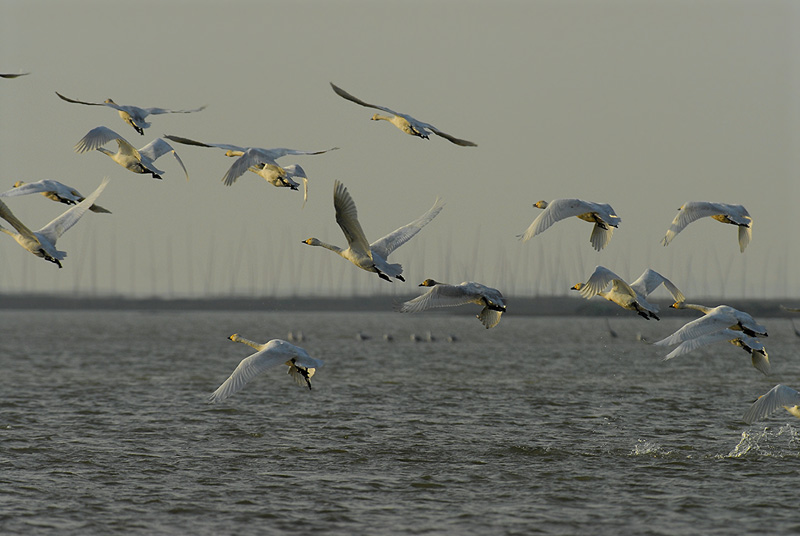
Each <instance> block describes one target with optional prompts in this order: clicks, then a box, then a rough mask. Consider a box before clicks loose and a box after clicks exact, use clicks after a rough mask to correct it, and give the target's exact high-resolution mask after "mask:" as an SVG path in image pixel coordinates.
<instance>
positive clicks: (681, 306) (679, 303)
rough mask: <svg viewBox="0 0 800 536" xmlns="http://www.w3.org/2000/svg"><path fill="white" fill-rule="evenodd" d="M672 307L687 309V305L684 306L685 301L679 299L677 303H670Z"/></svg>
mask: <svg viewBox="0 0 800 536" xmlns="http://www.w3.org/2000/svg"><path fill="white" fill-rule="evenodd" d="M670 307H671V308H672V309H686V307H684V306H683V302H679V301H676V302H675V303H673V304H672V305H670Z"/></svg>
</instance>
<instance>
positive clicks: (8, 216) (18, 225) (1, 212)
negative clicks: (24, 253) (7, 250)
mask: <svg viewBox="0 0 800 536" xmlns="http://www.w3.org/2000/svg"><path fill="white" fill-rule="evenodd" d="M0 218H3V219H4V220H6V221H7V222H8V223H9V224H10V225H11V226H12V227H13V228H14V229H16V231H17V232H18V233H19V234H21V235H22V236H24V237H25V238H27V239H29V240H35V241H36V242H38V241H39V239H38V238H37V237H36V235H34V234H33V231H31V230H30V229H28V227H27V226H26V225H25V224H24V223H22V222H21V221H20V220H19V219H18V218H17V217H16V216H14V213H13V212H11V209H10V208H8V205H6V204H5V203H3V202H2V201H0Z"/></svg>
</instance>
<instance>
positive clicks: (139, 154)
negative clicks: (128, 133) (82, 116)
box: [75, 127, 189, 181]
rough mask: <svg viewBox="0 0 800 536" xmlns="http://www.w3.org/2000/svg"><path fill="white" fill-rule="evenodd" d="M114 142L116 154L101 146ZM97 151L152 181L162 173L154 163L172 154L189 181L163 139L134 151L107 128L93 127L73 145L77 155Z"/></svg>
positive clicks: (172, 150)
mask: <svg viewBox="0 0 800 536" xmlns="http://www.w3.org/2000/svg"><path fill="white" fill-rule="evenodd" d="M112 140H114V141H116V142H117V145H118V146H119V149H118V150H117V152H116V153H112V152H111V151H109V150H108V149H106V148H105V147H103V145H105V144H106V143H108V142H110V141H112ZM93 150H97V151H100V152H101V153H103V154H105V155H107V156H108V157H110V158H111V159H112V160H113V161H114V162H116V163H117V164H119V165H120V166H122V167H124V168H125V169H127V170H128V171H132V172H133V173H140V174H143V175H146V174H148V173H149V174H151V175H152V176H153V178H154V179H160V178H161V174H162V173H164V172H163V171H161V170H159V169H158V168H156V167H155V165H154V162H155V161H156V160H157V159H158V158H160V157H161V156H163V155H165V154H167V153H172V155H173V156H174V157H175V160H177V161H178V164H180V166H181V169H183V172H184V174H185V175H186V180H187V181H188V180H189V172H188V171H186V166H184V165H183V161H182V160H181V157H180V156H178V153H176V152H175V149H173V148H172V146H171V145H170V144H169V143H167V142H166V141H164V139H163V138H156V139H154V140H153V141H151V142H150V143H148V144H147V145H145V146H144V147H142V148H141V149H138V150H137V149H136V148H135V147H134V146H133V145H131V144H130V143H128V141H127V140H126V139H125V138H123V137H122V136H120V135H119V134H117V133H116V132H114V131H113V130H111V129H110V128H107V127H95V128H93V129H92V130H90V131H89V132H88V133H87V134H86V135H85V136H84V137H83V138H81V140H80V141H78V143H77V144H75V152H76V153H78V154H82V153H85V152H87V151H93Z"/></svg>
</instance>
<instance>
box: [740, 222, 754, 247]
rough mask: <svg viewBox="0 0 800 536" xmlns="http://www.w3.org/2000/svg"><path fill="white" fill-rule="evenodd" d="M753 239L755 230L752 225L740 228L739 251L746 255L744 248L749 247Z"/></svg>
mask: <svg viewBox="0 0 800 536" xmlns="http://www.w3.org/2000/svg"><path fill="white" fill-rule="evenodd" d="M751 238H753V228H752V224H750V225H748V226H747V227H745V226H744V225H740V226H739V251H741V252H742V253H744V248H746V247H747V244H749V243H750V239H751Z"/></svg>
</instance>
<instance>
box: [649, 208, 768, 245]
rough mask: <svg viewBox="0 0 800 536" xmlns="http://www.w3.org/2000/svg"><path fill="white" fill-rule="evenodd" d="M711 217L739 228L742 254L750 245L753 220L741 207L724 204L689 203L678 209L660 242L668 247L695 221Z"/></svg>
mask: <svg viewBox="0 0 800 536" xmlns="http://www.w3.org/2000/svg"><path fill="white" fill-rule="evenodd" d="M707 216H711V217H712V218H714V219H715V220H717V221H720V222H722V223H729V224H731V225H737V226H738V227H739V250H740V251H741V252H742V253H744V248H746V247H747V244H749V243H750V238H752V236H753V218H751V217H750V214H749V213H748V212H747V209H746V208H744V207H743V206H742V205H728V204H725V203H709V202H707V201H689V202H688V203H684V204H683V206H682V207H681V208H679V209H678V215H677V216H675V219H674V220H672V225H670V227H669V229H667V234H666V236H664V238H663V239H662V240H661V243H662V244H664V246H668V245H669V243H670V242H672V239H673V238H675V235H677V234H678V233H680V232H681V231H683V229H684V228H685V227H686V226H687V225H689V224H690V223H692V222H693V221H695V220H698V219H700V218H705V217H707Z"/></svg>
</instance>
